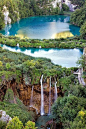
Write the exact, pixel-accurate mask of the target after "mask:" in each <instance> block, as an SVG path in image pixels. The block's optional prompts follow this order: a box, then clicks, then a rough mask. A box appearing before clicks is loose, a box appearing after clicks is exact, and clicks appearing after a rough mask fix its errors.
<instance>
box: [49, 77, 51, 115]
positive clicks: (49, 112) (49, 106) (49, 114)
mask: <svg viewBox="0 0 86 129" xmlns="http://www.w3.org/2000/svg"><path fill="white" fill-rule="evenodd" d="M50 109H51V77H50V91H49V113H48V115H50Z"/></svg>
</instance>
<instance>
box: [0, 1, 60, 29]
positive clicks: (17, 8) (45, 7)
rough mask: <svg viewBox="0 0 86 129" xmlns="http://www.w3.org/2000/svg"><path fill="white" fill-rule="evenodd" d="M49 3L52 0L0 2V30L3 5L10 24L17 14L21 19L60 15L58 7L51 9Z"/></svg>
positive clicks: (16, 17) (15, 19)
mask: <svg viewBox="0 0 86 129" xmlns="http://www.w3.org/2000/svg"><path fill="white" fill-rule="evenodd" d="M51 1H52V0H50V1H46V0H38V1H36V0H4V1H3V0H0V10H1V11H0V18H1V17H2V18H1V19H0V28H2V27H3V25H4V18H3V12H2V10H3V6H4V5H5V6H6V7H7V9H8V11H9V17H10V18H11V20H12V22H15V21H17V19H18V14H19V17H20V19H21V18H25V17H29V16H35V15H37V16H38V15H55V14H58V13H60V10H59V5H58V6H57V7H56V8H53V6H52V4H51ZM2 21H3V23H2ZM2 24H3V25H2Z"/></svg>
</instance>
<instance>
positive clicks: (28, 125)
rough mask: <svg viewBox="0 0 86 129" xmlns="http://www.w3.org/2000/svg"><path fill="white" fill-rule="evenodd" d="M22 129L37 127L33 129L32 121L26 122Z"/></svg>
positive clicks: (33, 123)
mask: <svg viewBox="0 0 86 129" xmlns="http://www.w3.org/2000/svg"><path fill="white" fill-rule="evenodd" d="M24 129H37V127H35V122H32V121H28V122H27V123H26V124H25V128H24Z"/></svg>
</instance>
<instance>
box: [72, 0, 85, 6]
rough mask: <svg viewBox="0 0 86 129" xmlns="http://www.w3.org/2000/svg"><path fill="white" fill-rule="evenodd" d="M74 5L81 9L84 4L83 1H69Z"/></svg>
mask: <svg viewBox="0 0 86 129" xmlns="http://www.w3.org/2000/svg"><path fill="white" fill-rule="evenodd" d="M70 1H71V2H72V3H73V4H74V5H78V7H82V6H83V5H84V4H85V0H70Z"/></svg>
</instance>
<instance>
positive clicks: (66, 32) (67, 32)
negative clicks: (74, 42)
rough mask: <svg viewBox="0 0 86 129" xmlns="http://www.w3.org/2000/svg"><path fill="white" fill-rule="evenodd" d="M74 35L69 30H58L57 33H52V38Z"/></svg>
mask: <svg viewBox="0 0 86 129" xmlns="http://www.w3.org/2000/svg"><path fill="white" fill-rule="evenodd" d="M73 36H74V35H73V34H72V33H71V32H69V31H64V32H60V33H57V34H53V35H52V37H51V38H52V39H60V38H67V37H73Z"/></svg>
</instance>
